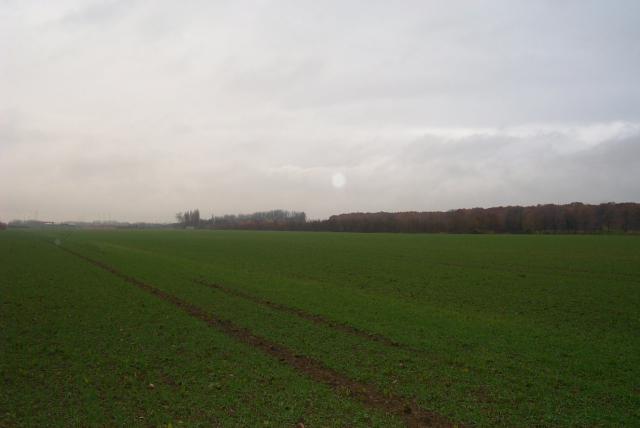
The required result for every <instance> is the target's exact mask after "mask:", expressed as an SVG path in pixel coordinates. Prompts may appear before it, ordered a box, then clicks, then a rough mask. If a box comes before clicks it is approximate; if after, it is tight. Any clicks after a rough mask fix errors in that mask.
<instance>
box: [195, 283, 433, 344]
mask: <svg viewBox="0 0 640 428" xmlns="http://www.w3.org/2000/svg"><path fill="white" fill-rule="evenodd" d="M193 282H195V283H196V284H200V285H204V286H205V287H209V288H213V289H214V290H218V291H221V292H223V293H225V294H228V295H230V296H235V297H239V298H241V299H244V300H247V301H250V302H253V303H256V304H258V305H261V306H264V307H267V308H270V309H275V310H277V311H280V312H284V313H287V314H290V315H294V316H296V317H298V318H301V319H304V320H307V321H311V322H313V323H314V324H319V325H322V326H326V327H329V328H332V329H334V330H337V331H340V332H342V333H347V334H350V335H352V336H357V337H361V338H364V339H368V340H371V341H374V342H378V343H382V344H383V345H387V346H391V347H394V348H400V349H404V350H407V351H410V352H414V353H422V352H423V351H422V350H420V349H417V348H413V347H411V346H409V345H405V344H403V343H400V342H396V341H395V340H393V339H391V338H389V337H386V336H384V335H382V334H379V333H372V332H369V331H365V330H361V329H359V328H357V327H354V326H351V325H349V324H345V323H341V322H338V321H333V320H330V319H328V318H325V317H323V316H322V315H318V314H314V313H311V312H307V311H304V310H302V309H299V308H294V307H291V306H286V305H283V304H281V303H276V302H272V301H271V300H267V299H263V298H261V297H258V296H255V295H253V294H249V293H246V292H244V291H240V290H237V289H234V288H231V287H227V286H224V285H220V284H217V283H212V282H207V281H204V280H201V279H194V280H193Z"/></svg>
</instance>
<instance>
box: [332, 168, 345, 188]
mask: <svg viewBox="0 0 640 428" xmlns="http://www.w3.org/2000/svg"><path fill="white" fill-rule="evenodd" d="M331 184H333V187H335V188H336V189H341V188H343V187H344V185H345V184H347V178H346V177H345V176H344V174H342V173H341V172H336V173H335V174H333V176H332V177H331Z"/></svg>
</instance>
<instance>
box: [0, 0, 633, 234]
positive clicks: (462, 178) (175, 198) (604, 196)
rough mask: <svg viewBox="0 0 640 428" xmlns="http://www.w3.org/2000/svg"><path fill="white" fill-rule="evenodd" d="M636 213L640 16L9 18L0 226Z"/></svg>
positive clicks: (171, 6) (528, 7)
mask: <svg viewBox="0 0 640 428" xmlns="http://www.w3.org/2000/svg"><path fill="white" fill-rule="evenodd" d="M571 201H583V202H592V203H599V202H604V201H640V1H637V0H629V1H604V0H598V1H585V0H576V1H571V0H553V1H551V0H550V1H530V0H527V1H524V0H523V1H517V0H505V1H474V0H469V1H450V0H447V1H444V0H443V1H426V0H421V1H415V2H412V1H395V2H391V1H386V0H385V1H372V0H368V1H344V0H342V1H300V0H295V1H229V2H223V1H211V0H206V1H205V0H203V1H189V0H186V1H181V2H178V1H157V0H154V1H151V0H149V1H133V0H115V1H113V0H110V1H87V0H83V1H69V0H56V1H45V0H43V1H29V0H15V1H14V0H0V220H4V221H7V220H10V219H13V218H19V219H22V218H31V217H35V216H38V218H39V219H41V220H45V219H51V220H94V219H98V220H105V219H109V218H110V219H120V220H130V221H140V220H142V221H171V220H172V219H173V215H174V214H175V213H176V212H177V211H183V210H186V209H192V208H200V211H201V213H202V215H204V216H209V215H210V214H211V213H215V214H224V213H238V212H253V211H259V210H267V209H273V208H283V209H293V210H303V211H306V212H307V214H308V215H309V217H311V218H324V217H327V216H329V215H331V214H335V213H342V212H352V211H381V210H383V211H403V210H444V209H451V208H460V207H474V206H484V207H488V206H495V205H504V204H537V203H549V202H551V203H566V202H571Z"/></svg>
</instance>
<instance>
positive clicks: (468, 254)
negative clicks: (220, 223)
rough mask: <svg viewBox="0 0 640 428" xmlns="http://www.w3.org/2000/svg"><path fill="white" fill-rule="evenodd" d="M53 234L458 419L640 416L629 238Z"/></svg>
mask: <svg viewBox="0 0 640 428" xmlns="http://www.w3.org/2000/svg"><path fill="white" fill-rule="evenodd" d="M25 235H29V234H25ZM38 236H39V237H43V235H38ZM56 238H57V239H60V240H61V245H62V246H67V247H69V248H73V249H74V250H75V251H79V252H81V253H82V254H86V255H87V256H90V257H92V258H94V259H97V260H101V261H103V262H104V263H108V264H110V265H111V266H114V267H117V269H119V270H120V271H122V272H125V273H126V274H128V275H131V276H134V277H136V278H140V279H141V280H144V281H146V282H148V283H151V284H153V285H154V286H157V287H159V288H161V289H162V290H165V291H166V292H169V293H171V294H173V295H175V296H178V297H180V298H181V299H185V300H187V301H190V302H192V303H194V304H196V305H198V306H199V307H201V308H203V309H206V310H207V311H210V312H211V313H214V314H216V316H219V317H221V318H225V319H228V320H230V321H232V322H233V323H235V324H237V325H239V326H242V327H245V328H247V329H250V330H251V331H253V332H255V333H256V334H259V335H261V336H262V337H265V338H268V339H269V340H271V341H274V342H276V343H280V344H282V345H284V346H286V347H288V348H290V349H294V350H296V351H297V352H300V353H301V354H304V355H307V356H310V357H313V358H315V359H317V360H319V361H321V362H323V363H324V364H325V365H327V366H328V367H331V368H332V369H334V370H336V371H337V372H339V373H342V374H344V375H345V376H348V377H350V378H353V379H356V380H358V381H361V382H366V383H369V384H371V385H374V386H375V387H377V388H378V389H379V390H381V391H384V392H386V393H389V394H395V395H399V396H402V397H406V398H407V399H408V400H411V399H415V400H416V401H417V402H418V403H419V404H420V406H421V407H423V408H424V409H428V410H431V411H434V412H437V413H438V414H440V415H444V416H446V417H447V418H448V419H449V420H451V421H454V422H462V423H468V424H476V425H480V426H495V425H505V426H531V425H545V426H554V425H555V426H567V425H574V426H584V425H626V426H629V425H636V424H638V423H640V412H639V410H638V409H640V396H639V395H638V393H637V391H638V388H639V384H638V380H637V379H640V376H639V375H640V373H638V370H639V367H640V364H639V363H640V357H639V355H640V352H638V351H639V350H640V339H639V337H638V335H637V331H639V330H638V328H639V327H640V319H639V318H638V310H637V308H638V307H640V279H638V278H640V275H639V273H640V240H638V239H637V237H627V236H507V235H500V236H488V235H482V236H462V235H392V234H346V233H345V234H339V233H290V232H287V233H282V232H280V233H278V232H208V231H82V232H80V231H74V232H72V233H65V234H60V233H55V232H54V233H49V235H48V236H47V237H46V239H48V240H53V239H56ZM25 239H26V238H25ZM61 253H62V252H61ZM59 257H62V255H61V256H59ZM66 257H70V256H68V255H66ZM76 263H78V262H76ZM193 279H205V280H206V281H209V282H213V283H219V284H223V285H224V286H225V287H226V288H228V289H232V290H238V291H241V292H242V293H244V295H248V296H252V297H254V299H253V300H251V299H247V298H243V297H239V296H238V295H233V294H229V293H225V292H223V291H221V290H216V289H211V288H208V287H205V286H203V285H201V284H197V283H194V282H193ZM260 299H262V300H267V301H270V302H275V303H277V304H279V305H284V306H286V307H287V308H293V309H297V310H302V311H304V313H307V314H317V315H320V316H322V317H323V318H324V319H328V320H333V321H335V322H338V323H341V324H346V325H350V326H353V327H355V328H357V329H358V330H361V331H365V332H370V333H375V334H378V335H383V336H385V337H386V338H389V339H390V340H392V341H394V342H398V343H399V344H400V345H401V346H390V345H388V344H385V343H381V342H377V341H375V340H370V339H367V338H366V337H362V336H358V335H354V334H349V333H348V332H345V331H344V330H340V329H337V328H335V327H331V326H329V325H326V324H322V323H314V322H312V321H310V320H309V319H305V318H302V317H300V316H296V315H295V313H292V312H287V311H282V310H278V309H277V308H274V307H273V306H268V305H261V304H258V303H257V301H259V300H260ZM171 312H173V310H171ZM210 334H211V333H210ZM334 399H337V400H338V401H340V402H345V400H344V398H339V397H338V398H336V397H335V396H334ZM346 401H347V402H348V401H349V400H346ZM272 413H273V414H274V416H277V415H278V414H279V409H277V408H274V409H272ZM369 413H375V412H370V411H369ZM248 414H249V415H252V414H253V413H252V412H251V411H248ZM316 415H318V416H317V417H318V418H319V420H322V418H323V417H326V415H325V414H324V413H323V412H322V411H318V412H317V413H316ZM249 417H251V416H249ZM256 420H257V419H256ZM384 423H387V422H384ZM362 424H364V425H366V424H367V423H365V422H363V419H359V422H357V423H356V425H362Z"/></svg>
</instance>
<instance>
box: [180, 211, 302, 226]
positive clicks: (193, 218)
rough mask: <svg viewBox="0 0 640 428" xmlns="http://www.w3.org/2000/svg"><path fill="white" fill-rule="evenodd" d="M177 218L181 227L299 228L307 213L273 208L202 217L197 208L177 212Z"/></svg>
mask: <svg viewBox="0 0 640 428" xmlns="http://www.w3.org/2000/svg"><path fill="white" fill-rule="evenodd" d="M176 220H177V221H178V223H177V224H178V225H179V226H181V227H193V228H200V229H255V230H294V229H295V230H299V226H300V225H304V224H305V223H306V221H307V215H306V214H305V213H304V212H301V211H287V210H271V211H259V212H255V213H251V214H227V215H223V216H215V215H211V217H209V218H201V217H200V210H198V209H195V210H191V211H185V212H182V213H178V214H176Z"/></svg>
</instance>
